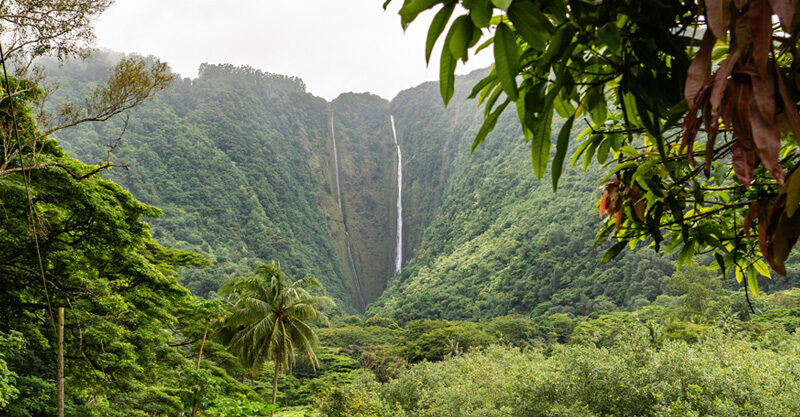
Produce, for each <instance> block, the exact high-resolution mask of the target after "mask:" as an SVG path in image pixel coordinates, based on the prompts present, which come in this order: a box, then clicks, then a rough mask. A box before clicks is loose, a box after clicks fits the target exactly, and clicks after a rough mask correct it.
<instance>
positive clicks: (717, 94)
mask: <svg viewBox="0 0 800 417" xmlns="http://www.w3.org/2000/svg"><path fill="white" fill-rule="evenodd" d="M740 55H742V50H741V49H736V50H734V51H733V52H732V53H731V54H730V55H728V57H727V58H725V61H724V62H723V63H722V65H720V67H719V69H717V73H716V74H715V75H714V89H713V90H712V91H711V107H712V109H713V110H714V111H715V112H719V105H720V103H721V102H722V97H724V95H725V90H726V89H727V86H728V80H729V79H730V76H731V73H732V72H733V67H734V66H735V65H736V62H738V61H739V56H740Z"/></svg>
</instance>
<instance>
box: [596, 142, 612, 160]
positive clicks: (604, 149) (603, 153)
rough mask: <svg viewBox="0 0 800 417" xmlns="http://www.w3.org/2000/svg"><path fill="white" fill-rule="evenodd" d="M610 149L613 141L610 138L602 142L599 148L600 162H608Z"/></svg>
mask: <svg viewBox="0 0 800 417" xmlns="http://www.w3.org/2000/svg"><path fill="white" fill-rule="evenodd" d="M610 150H611V141H610V140H609V139H608V138H606V139H604V140H603V141H602V142H600V146H599V147H598V148H597V162H599V163H600V164H604V163H606V159H608V152H609V151H610Z"/></svg>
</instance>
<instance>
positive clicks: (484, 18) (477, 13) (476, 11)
mask: <svg viewBox="0 0 800 417" xmlns="http://www.w3.org/2000/svg"><path fill="white" fill-rule="evenodd" d="M469 17H470V18H471V19H472V23H475V26H477V27H479V28H485V27H487V26H489V21H490V20H491V18H492V5H491V4H490V3H489V0H472V5H471V6H470V8H469Z"/></svg>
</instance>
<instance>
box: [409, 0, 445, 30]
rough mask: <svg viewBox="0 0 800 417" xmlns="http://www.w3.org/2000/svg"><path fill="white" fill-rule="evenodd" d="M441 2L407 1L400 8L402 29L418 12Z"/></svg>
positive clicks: (429, 0)
mask: <svg viewBox="0 0 800 417" xmlns="http://www.w3.org/2000/svg"><path fill="white" fill-rule="evenodd" d="M441 2H442V0H411V1H407V2H406V3H405V4H403V7H401V8H400V23H401V24H402V25H403V30H405V29H406V28H407V27H408V25H409V24H410V23H411V22H413V21H414V19H416V18H417V16H418V15H419V14H420V13H422V12H423V11H425V10H428V9H430V8H431V7H433V6H434V5H436V4H437V3H441Z"/></svg>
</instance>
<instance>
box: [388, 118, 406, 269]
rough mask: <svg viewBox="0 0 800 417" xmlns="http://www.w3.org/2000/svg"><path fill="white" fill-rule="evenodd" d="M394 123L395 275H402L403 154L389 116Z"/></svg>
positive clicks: (393, 129)
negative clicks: (395, 177)
mask: <svg viewBox="0 0 800 417" xmlns="http://www.w3.org/2000/svg"><path fill="white" fill-rule="evenodd" d="M389 120H391V122H392V136H393V137H394V144H395V146H397V237H396V243H395V254H396V255H395V258H394V274H395V275H397V274H398V273H400V269H401V268H402V267H403V152H402V151H400V143H399V142H398V141H397V131H396V130H395V128H394V116H392V115H389Z"/></svg>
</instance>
